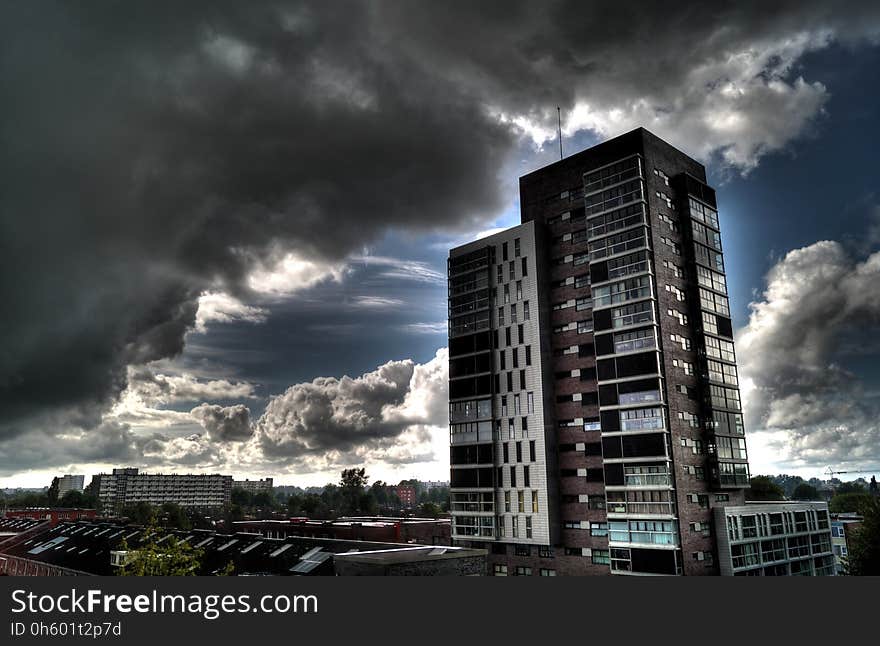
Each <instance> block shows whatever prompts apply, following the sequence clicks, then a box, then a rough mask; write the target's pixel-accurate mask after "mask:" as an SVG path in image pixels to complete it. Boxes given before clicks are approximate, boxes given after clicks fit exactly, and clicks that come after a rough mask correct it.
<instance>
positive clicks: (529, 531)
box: [526, 516, 532, 538]
mask: <svg viewBox="0 0 880 646" xmlns="http://www.w3.org/2000/svg"><path fill="white" fill-rule="evenodd" d="M531 537H532V517H531V516H526V538H531Z"/></svg>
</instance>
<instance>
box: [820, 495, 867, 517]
mask: <svg viewBox="0 0 880 646" xmlns="http://www.w3.org/2000/svg"><path fill="white" fill-rule="evenodd" d="M871 498H872V496H871V494H868V493H864V492H862V493H836V494H834V497H833V498H832V499H831V502H829V503H828V509H829V511H831V512H832V513H835V514H840V513H846V512H858V511H860V510H861V508H862V505H864V504H865V503H866V502H868V501H870V500H871Z"/></svg>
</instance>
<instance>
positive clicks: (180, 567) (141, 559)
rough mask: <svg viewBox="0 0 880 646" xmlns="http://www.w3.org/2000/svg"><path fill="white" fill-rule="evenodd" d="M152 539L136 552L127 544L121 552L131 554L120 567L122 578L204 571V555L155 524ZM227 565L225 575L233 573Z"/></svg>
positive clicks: (148, 531)
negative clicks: (166, 534)
mask: <svg viewBox="0 0 880 646" xmlns="http://www.w3.org/2000/svg"><path fill="white" fill-rule="evenodd" d="M146 531H147V534H148V536H149V538H148V539H147V540H146V541H145V542H144V543H143V544H142V545H139V546H138V547H137V548H136V549H134V550H131V549H129V547H128V543H127V542H126V541H124V540H123V541H122V543H120V545H119V549H120V550H123V551H126V552H128V554H127V555H126V563H125V565H124V566H123V567H122V568H120V570H119V576H197V575H198V574H199V573H200V570H201V569H202V558H203V557H204V552H203V551H202V550H200V549H196V548H194V547H193V546H191V545H190V544H189V543H186V542H184V541H180V540H178V539H177V536H175V535H174V534H171V535H170V536H168V537H167V538H166V537H165V531H164V530H162V529H159V528H157V527H156V526H155V525H150V526H148V527H147V530H146ZM231 565H232V563H231V562H230V564H229V565H228V566H227V568H226V570H225V571H224V572H223V573H224V574H229V573H231V570H230V566H231Z"/></svg>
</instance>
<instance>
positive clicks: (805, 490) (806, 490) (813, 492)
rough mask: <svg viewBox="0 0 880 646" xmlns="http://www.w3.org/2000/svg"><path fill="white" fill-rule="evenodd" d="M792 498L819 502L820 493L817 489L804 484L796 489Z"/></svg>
mask: <svg viewBox="0 0 880 646" xmlns="http://www.w3.org/2000/svg"><path fill="white" fill-rule="evenodd" d="M792 498H793V499H794V500H819V491H818V490H817V489H816V487H814V486H812V485H808V484H807V483H806V482H802V483H801V484H799V485H798V486H797V487H795V489H794V492H793V493H792Z"/></svg>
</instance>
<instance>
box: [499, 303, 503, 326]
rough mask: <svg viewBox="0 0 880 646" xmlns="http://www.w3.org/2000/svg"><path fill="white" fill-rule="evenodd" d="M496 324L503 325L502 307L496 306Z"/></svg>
mask: <svg viewBox="0 0 880 646" xmlns="http://www.w3.org/2000/svg"><path fill="white" fill-rule="evenodd" d="M498 325H499V326H501V325H504V308H503V307H499V308H498Z"/></svg>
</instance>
